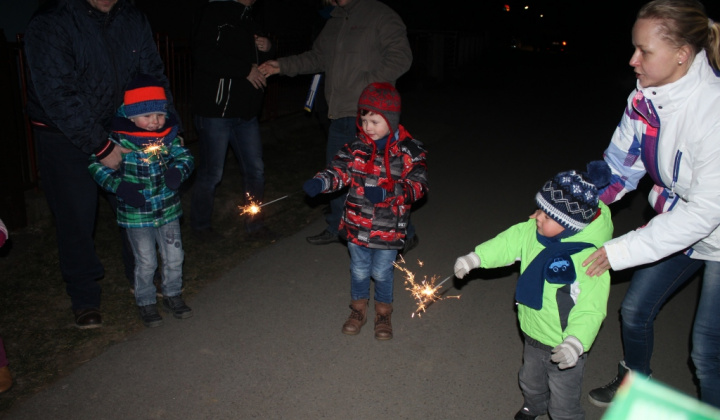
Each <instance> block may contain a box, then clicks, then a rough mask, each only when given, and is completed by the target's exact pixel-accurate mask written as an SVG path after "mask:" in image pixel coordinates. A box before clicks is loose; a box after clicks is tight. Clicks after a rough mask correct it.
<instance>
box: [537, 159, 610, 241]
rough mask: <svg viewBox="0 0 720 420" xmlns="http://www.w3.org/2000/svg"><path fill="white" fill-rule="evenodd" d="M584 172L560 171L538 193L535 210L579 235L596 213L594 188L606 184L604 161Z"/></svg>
mask: <svg viewBox="0 0 720 420" xmlns="http://www.w3.org/2000/svg"><path fill="white" fill-rule="evenodd" d="M587 169H588V172H587V173H584V172H577V171H574V170H571V171H567V172H560V173H559V174H557V175H555V176H554V177H553V178H552V179H550V180H549V181H547V182H546V183H545V185H543V187H542V188H541V189H540V191H538V193H537V195H536V196H535V202H536V203H537V205H538V207H540V209H541V210H542V211H544V212H545V213H547V215H548V216H550V217H551V218H552V219H553V220H555V221H556V222H558V223H559V224H560V225H562V226H563V227H565V228H566V229H570V230H572V231H574V232H580V231H581V230H583V229H584V228H585V227H587V225H589V224H590V222H592V221H593V219H594V218H595V215H596V214H597V210H598V188H602V187H604V186H606V185H607V184H608V183H609V182H610V176H611V171H610V167H609V166H608V165H607V163H605V161H602V160H598V161H594V162H590V163H589V164H588V166H587Z"/></svg>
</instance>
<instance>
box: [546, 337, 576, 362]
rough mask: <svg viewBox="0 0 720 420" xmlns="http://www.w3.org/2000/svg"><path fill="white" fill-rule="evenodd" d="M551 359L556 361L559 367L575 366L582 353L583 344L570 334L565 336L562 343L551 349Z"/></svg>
mask: <svg viewBox="0 0 720 420" xmlns="http://www.w3.org/2000/svg"><path fill="white" fill-rule="evenodd" d="M552 353H553V355H552V357H551V360H552V361H553V362H555V363H558V367H559V368H560V369H567V368H571V367H573V366H575V365H576V364H577V362H578V359H579V358H580V356H582V354H583V345H582V343H581V342H580V340H578V339H577V338H575V337H573V336H572V335H568V336H567V337H565V339H564V340H563V342H562V343H560V344H558V345H557V346H555V348H554V349H552Z"/></svg>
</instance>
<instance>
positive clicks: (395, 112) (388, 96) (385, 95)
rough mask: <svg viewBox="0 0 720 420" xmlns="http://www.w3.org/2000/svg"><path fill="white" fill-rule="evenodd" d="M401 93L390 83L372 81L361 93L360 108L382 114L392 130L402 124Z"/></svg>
mask: <svg viewBox="0 0 720 420" xmlns="http://www.w3.org/2000/svg"><path fill="white" fill-rule="evenodd" d="M401 105H402V103H401V100H400V93H398V91H397V89H395V86H393V85H391V84H390V83H387V82H383V83H370V84H369V85H368V86H367V87H366V88H365V89H364V90H363V92H362V94H360V100H359V101H358V109H364V110H367V111H372V112H374V113H376V114H379V115H382V116H383V118H385V121H387V124H388V127H390V132H391V133H393V132H395V130H397V129H398V125H399V124H400V108H401Z"/></svg>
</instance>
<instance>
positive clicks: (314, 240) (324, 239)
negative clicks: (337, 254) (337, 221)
mask: <svg viewBox="0 0 720 420" xmlns="http://www.w3.org/2000/svg"><path fill="white" fill-rule="evenodd" d="M305 239H306V240H307V241H308V242H309V243H311V244H313V245H327V244H331V243H333V242H340V236H338V234H336V233H332V232H330V231H329V230H327V229H325V230H323V231H322V232H321V233H320V234H319V235H315V236H308V237H307V238H305Z"/></svg>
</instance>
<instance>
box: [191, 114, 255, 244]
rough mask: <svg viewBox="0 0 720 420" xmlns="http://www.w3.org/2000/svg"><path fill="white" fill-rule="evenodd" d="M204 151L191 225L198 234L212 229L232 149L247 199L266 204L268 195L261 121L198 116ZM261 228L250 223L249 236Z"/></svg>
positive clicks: (201, 157) (247, 225)
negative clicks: (217, 188) (213, 214)
mask: <svg viewBox="0 0 720 420" xmlns="http://www.w3.org/2000/svg"><path fill="white" fill-rule="evenodd" d="M195 128H196V129H197V131H198V137H199V144H200V151H199V156H198V159H196V160H195V162H196V165H197V175H196V178H195V185H194V186H193V195H192V201H191V211H190V225H191V226H192V228H193V229H195V230H206V229H210V227H211V218H212V213H213V201H214V199H215V188H216V187H217V185H218V184H219V183H220V181H221V180H222V176H223V169H224V167H225V157H226V155H227V149H228V145H230V147H231V148H232V151H233V154H234V155H235V158H236V159H237V161H238V164H239V165H240V169H241V171H242V173H243V183H244V188H245V195H246V196H250V197H251V198H252V199H253V201H255V202H259V201H262V200H263V195H264V194H265V166H264V164H263V157H262V140H261V138H260V126H259V124H258V120H257V118H252V119H250V120H244V119H242V118H208V117H201V116H199V115H196V116H195ZM260 227H261V224H260V223H259V222H257V223H246V228H247V230H248V231H249V232H254V231H256V230H258V229H260Z"/></svg>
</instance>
